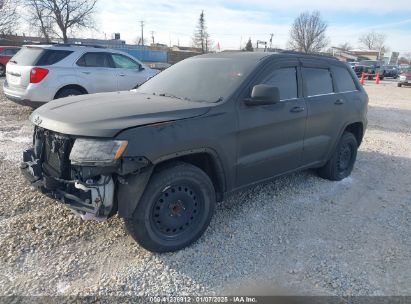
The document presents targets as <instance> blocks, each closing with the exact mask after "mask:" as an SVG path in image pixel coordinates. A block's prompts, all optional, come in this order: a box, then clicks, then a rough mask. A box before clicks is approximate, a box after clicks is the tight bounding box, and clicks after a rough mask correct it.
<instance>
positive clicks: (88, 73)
mask: <svg viewBox="0 0 411 304" xmlns="http://www.w3.org/2000/svg"><path fill="white" fill-rule="evenodd" d="M82 73H83V74H86V75H90V74H91V72H82Z"/></svg>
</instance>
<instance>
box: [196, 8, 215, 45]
mask: <svg viewBox="0 0 411 304" xmlns="http://www.w3.org/2000/svg"><path fill="white" fill-rule="evenodd" d="M212 43H213V42H212V40H211V38H210V35H209V33H208V31H207V26H206V22H205V17H204V11H201V14H200V18H199V19H198V24H197V28H196V31H195V32H194V37H193V46H194V47H196V48H201V51H202V52H203V53H208V51H209V50H210V49H211V45H212Z"/></svg>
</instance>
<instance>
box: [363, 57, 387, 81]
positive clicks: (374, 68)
mask: <svg viewBox="0 0 411 304" xmlns="http://www.w3.org/2000/svg"><path fill="white" fill-rule="evenodd" d="M359 65H362V66H366V67H368V69H367V73H366V74H368V75H367V77H368V79H369V80H372V79H374V77H376V76H377V74H380V79H381V80H383V79H384V62H382V61H380V60H362V61H360V62H359Z"/></svg>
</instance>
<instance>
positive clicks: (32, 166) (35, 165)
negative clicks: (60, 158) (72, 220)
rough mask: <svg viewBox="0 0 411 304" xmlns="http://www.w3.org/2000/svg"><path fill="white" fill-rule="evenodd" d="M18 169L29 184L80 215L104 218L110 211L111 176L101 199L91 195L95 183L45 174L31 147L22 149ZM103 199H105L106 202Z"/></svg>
mask: <svg viewBox="0 0 411 304" xmlns="http://www.w3.org/2000/svg"><path fill="white" fill-rule="evenodd" d="M20 169H21V172H22V174H23V176H24V177H25V178H26V180H27V181H28V183H29V184H30V185H31V186H33V187H35V188H36V189H37V190H39V191H40V192H41V193H43V194H45V195H47V196H48V197H50V198H53V199H56V200H59V201H60V202H62V203H63V204H65V205H66V206H67V207H69V208H70V209H72V210H74V211H77V212H79V213H80V214H81V215H86V214H87V215H88V218H90V216H91V217H92V218H95V219H104V218H107V217H108V215H109V214H110V213H111V209H112V207H113V206H112V199H113V193H114V183H113V182H112V180H111V178H110V183H111V184H110V183H107V185H109V184H110V185H109V186H110V187H111V188H112V189H109V191H108V192H106V191H107V189H106V188H104V192H105V195H106V196H105V198H103V199H101V198H100V197H97V198H96V195H93V193H94V192H93V190H94V191H96V190H95V189H96V186H95V185H90V186H91V187H87V185H84V184H78V181H74V180H62V179H59V178H55V177H52V176H47V175H46V174H45V173H44V171H43V168H42V163H41V161H40V160H39V159H36V157H35V153H34V150H33V149H29V150H26V151H24V153H23V162H22V163H21V164H20ZM104 187H106V186H104ZM94 194H95V193H94ZM110 195H111V197H110ZM104 199H106V202H105V201H104ZM107 201H109V204H107ZM107 208H108V209H109V210H108V209H107Z"/></svg>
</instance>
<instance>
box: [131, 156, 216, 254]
mask: <svg viewBox="0 0 411 304" xmlns="http://www.w3.org/2000/svg"><path fill="white" fill-rule="evenodd" d="M214 206H215V191H214V187H213V184H212V182H211V180H210V178H209V177H208V175H207V174H206V173H205V172H203V171H202V170H201V169H199V168H197V167H195V166H192V165H190V164H186V163H181V162H178V163H175V164H173V165H171V166H168V167H166V168H165V169H163V170H160V171H158V172H155V173H154V174H153V176H152V177H151V179H150V181H149V184H148V185H147V187H146V189H145V191H144V194H143V196H142V198H141V200H140V201H139V202H138V204H137V208H136V210H135V211H134V213H133V216H132V218H130V219H125V227H126V230H127V231H128V232H129V234H130V235H131V236H132V237H133V238H134V239H135V240H136V241H137V242H138V243H139V244H140V245H141V246H142V247H144V248H145V249H147V250H149V251H153V252H170V251H176V250H179V249H182V248H184V247H186V246H188V245H190V244H191V243H193V242H195V241H196V240H197V239H198V238H199V237H200V236H201V235H202V234H203V233H204V231H205V230H206V229H207V227H208V225H209V223H210V221H211V217H212V215H213V213H214Z"/></svg>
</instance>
